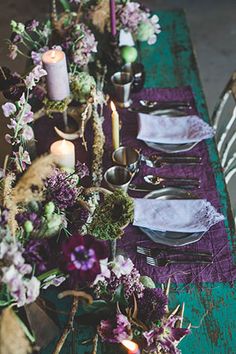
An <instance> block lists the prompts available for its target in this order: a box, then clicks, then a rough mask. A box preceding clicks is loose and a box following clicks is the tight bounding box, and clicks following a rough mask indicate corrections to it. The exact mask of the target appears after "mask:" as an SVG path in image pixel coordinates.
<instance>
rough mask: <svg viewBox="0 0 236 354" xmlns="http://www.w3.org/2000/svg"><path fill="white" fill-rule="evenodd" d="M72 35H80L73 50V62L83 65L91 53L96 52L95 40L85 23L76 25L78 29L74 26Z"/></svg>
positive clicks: (88, 59) (87, 61)
mask: <svg viewBox="0 0 236 354" xmlns="http://www.w3.org/2000/svg"><path fill="white" fill-rule="evenodd" d="M74 36H75V37H76V38H77V37H78V36H82V38H81V39H80V40H79V41H77V44H76V48H75V50H74V51H73V61H74V63H75V64H77V65H79V66H81V67H83V66H86V65H87V64H88V63H89V61H90V59H91V56H92V53H96V52H97V42H96V40H95V36H94V34H93V33H92V31H91V30H90V29H89V28H88V27H87V26H86V25H85V24H80V25H78V29H77V28H75V30H74Z"/></svg>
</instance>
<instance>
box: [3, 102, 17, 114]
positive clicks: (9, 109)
mask: <svg viewBox="0 0 236 354" xmlns="http://www.w3.org/2000/svg"><path fill="white" fill-rule="evenodd" d="M2 110H3V114H4V116H5V117H6V118H8V117H10V116H12V115H13V114H14V113H16V106H15V105H14V104H13V103H11V102H7V103H5V104H4V105H2Z"/></svg>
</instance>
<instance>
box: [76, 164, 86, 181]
mask: <svg viewBox="0 0 236 354" xmlns="http://www.w3.org/2000/svg"><path fill="white" fill-rule="evenodd" d="M75 172H76V174H77V175H78V176H79V177H80V178H84V177H85V176H89V168H88V166H87V165H86V164H85V163H82V162H80V161H77V162H76V164H75Z"/></svg>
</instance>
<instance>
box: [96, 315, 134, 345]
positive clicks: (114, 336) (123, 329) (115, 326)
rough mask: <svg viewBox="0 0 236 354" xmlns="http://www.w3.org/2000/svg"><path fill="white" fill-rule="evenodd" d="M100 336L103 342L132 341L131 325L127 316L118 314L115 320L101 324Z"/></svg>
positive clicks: (104, 321)
mask: <svg viewBox="0 0 236 354" xmlns="http://www.w3.org/2000/svg"><path fill="white" fill-rule="evenodd" d="M98 334H99V335H100V337H101V339H102V341H103V342H108V343H121V342H122V341H123V340H124V339H132V335H131V324H130V322H129V320H128V318H127V317H126V316H124V315H123V314H122V313H118V314H117V315H116V316H115V318H114V319H113V320H110V319H109V320H102V321H101V322H100V324H99V326H98Z"/></svg>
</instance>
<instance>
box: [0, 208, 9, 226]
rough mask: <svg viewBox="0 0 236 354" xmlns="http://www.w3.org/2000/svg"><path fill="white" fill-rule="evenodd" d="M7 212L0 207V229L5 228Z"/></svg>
mask: <svg viewBox="0 0 236 354" xmlns="http://www.w3.org/2000/svg"><path fill="white" fill-rule="evenodd" d="M8 213H9V210H8V209H6V208H3V207H2V206H0V227H5V226H6V225H7V221H8Z"/></svg>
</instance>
